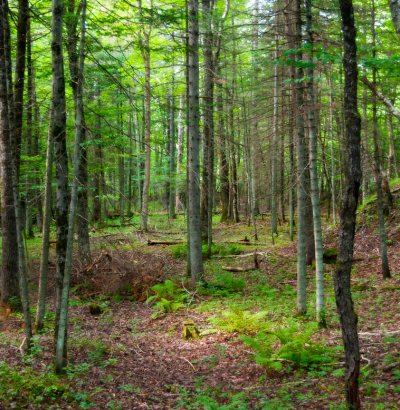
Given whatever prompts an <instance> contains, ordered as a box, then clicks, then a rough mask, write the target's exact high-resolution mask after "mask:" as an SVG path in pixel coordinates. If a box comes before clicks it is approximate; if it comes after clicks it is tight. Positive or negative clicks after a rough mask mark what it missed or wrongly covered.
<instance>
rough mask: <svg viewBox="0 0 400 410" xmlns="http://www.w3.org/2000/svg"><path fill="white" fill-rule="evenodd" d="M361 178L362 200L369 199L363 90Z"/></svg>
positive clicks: (366, 132) (366, 133)
mask: <svg viewBox="0 0 400 410" xmlns="http://www.w3.org/2000/svg"><path fill="white" fill-rule="evenodd" d="M362 121H363V122H362V123H363V156H362V163H363V167H362V170H363V176H362V200H363V202H364V201H365V200H366V199H367V198H368V197H369V195H370V191H369V184H368V183H369V163H368V145H369V144H368V117H367V89H366V88H364V90H363V120H362Z"/></svg>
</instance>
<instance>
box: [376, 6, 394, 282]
mask: <svg viewBox="0 0 400 410" xmlns="http://www.w3.org/2000/svg"><path fill="white" fill-rule="evenodd" d="M372 42H373V47H375V2H374V0H372ZM375 54H376V51H375V48H373V51H372V58H375ZM372 73H373V74H372V75H373V85H374V87H375V88H376V69H375V68H374V69H373V72H372ZM372 115H373V133H372V135H373V140H374V178H375V188H376V199H377V207H378V218H379V233H380V242H381V259H382V276H383V279H387V278H390V269H389V261H388V256H387V245H386V229H385V217H384V214H383V213H384V210H383V201H382V172H381V167H380V164H379V147H378V119H377V116H376V95H375V94H373V95H372Z"/></svg>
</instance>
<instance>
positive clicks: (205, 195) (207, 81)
mask: <svg viewBox="0 0 400 410" xmlns="http://www.w3.org/2000/svg"><path fill="white" fill-rule="evenodd" d="M201 4H202V14H203V22H204V27H203V30H204V35H203V59H204V76H203V78H204V80H203V106H202V111H203V135H202V143H203V171H202V185H201V236H202V240H203V241H204V242H207V241H208V221H209V212H211V211H212V210H211V209H209V202H210V195H211V190H210V187H211V186H212V177H213V175H212V174H213V172H212V171H213V167H212V163H213V151H212V146H213V140H214V107H213V105H214V80H213V78H214V65H213V55H212V46H213V31H212V26H211V24H212V10H213V4H214V0H202V2H201Z"/></svg>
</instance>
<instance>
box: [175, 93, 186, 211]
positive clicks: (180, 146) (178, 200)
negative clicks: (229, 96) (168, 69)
mask: <svg viewBox="0 0 400 410" xmlns="http://www.w3.org/2000/svg"><path fill="white" fill-rule="evenodd" d="M182 110H183V96H182V95H180V96H179V114H178V142H177V148H178V149H177V153H176V176H177V178H178V177H179V175H180V173H181V164H182V156H183V136H184V132H185V131H184V130H185V127H184V126H183V121H182ZM180 195H181V187H180V184H179V183H178V181H177V183H176V188H175V212H179V205H180V204H181V197H180Z"/></svg>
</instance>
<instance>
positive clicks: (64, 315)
mask: <svg viewBox="0 0 400 410" xmlns="http://www.w3.org/2000/svg"><path fill="white" fill-rule="evenodd" d="M85 20H86V0H82V19H81V39H80V52H79V68H78V86H77V98H76V102H77V104H76V107H75V152H74V172H73V181H72V192H71V212H70V215H69V221H68V225H69V226H68V240H67V254H66V261H65V272H64V281H63V287H62V301H61V310H60V320H59V332H58V338H57V340H56V346H57V350H56V356H55V372H56V373H58V374H59V373H62V372H63V371H64V369H65V367H66V365H67V357H66V355H65V353H66V350H67V348H66V346H67V325H68V298H69V282H70V276H71V265H72V248H73V242H74V227H75V221H76V213H77V202H78V184H79V181H78V178H79V163H80V160H81V152H80V144H81V135H82V133H83V95H82V94H83V68H84V58H85V51H84V49H85Z"/></svg>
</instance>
